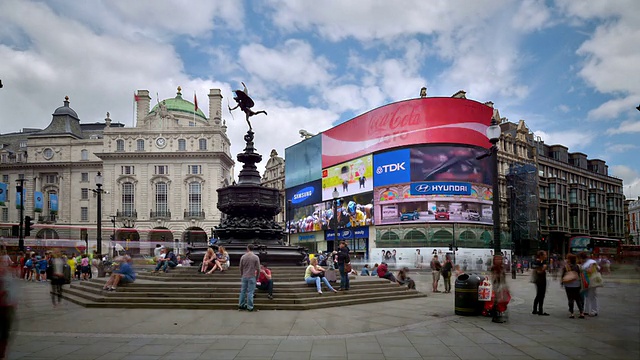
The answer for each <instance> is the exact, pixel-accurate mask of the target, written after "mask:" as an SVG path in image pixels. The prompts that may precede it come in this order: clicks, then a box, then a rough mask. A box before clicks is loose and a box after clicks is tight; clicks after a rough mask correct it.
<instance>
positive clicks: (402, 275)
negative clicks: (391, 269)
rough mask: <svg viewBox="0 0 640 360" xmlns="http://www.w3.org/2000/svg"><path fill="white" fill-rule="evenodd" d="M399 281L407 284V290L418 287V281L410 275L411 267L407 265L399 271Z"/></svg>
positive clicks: (400, 283) (401, 283)
mask: <svg viewBox="0 0 640 360" xmlns="http://www.w3.org/2000/svg"><path fill="white" fill-rule="evenodd" d="M397 281H398V284H399V285H407V290H410V289H415V288H416V282H415V281H413V280H412V279H411V278H410V277H409V269H408V268H406V267H404V268H402V269H400V271H398V277H397Z"/></svg>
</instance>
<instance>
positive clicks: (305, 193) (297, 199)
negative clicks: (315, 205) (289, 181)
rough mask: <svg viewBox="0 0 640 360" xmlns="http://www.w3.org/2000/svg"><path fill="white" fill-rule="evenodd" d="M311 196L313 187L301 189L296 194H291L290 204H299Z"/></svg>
mask: <svg viewBox="0 0 640 360" xmlns="http://www.w3.org/2000/svg"><path fill="white" fill-rule="evenodd" d="M311 195H313V187H312V186H307V187H306V188H304V189H301V190H300V191H298V192H297V193H295V194H293V197H292V198H291V203H293V204H298V203H301V202H303V201H305V200H307V198H309V197H310V196H311Z"/></svg>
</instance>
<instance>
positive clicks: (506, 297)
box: [491, 255, 511, 323]
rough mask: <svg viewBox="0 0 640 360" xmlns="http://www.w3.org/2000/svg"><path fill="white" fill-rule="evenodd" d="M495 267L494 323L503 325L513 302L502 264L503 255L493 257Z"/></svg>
mask: <svg viewBox="0 0 640 360" xmlns="http://www.w3.org/2000/svg"><path fill="white" fill-rule="evenodd" d="M492 263H493V265H492V266H491V285H492V290H493V291H492V292H493V294H492V296H493V303H494V308H493V320H492V321H493V322H495V323H503V322H505V318H504V316H503V314H504V312H506V311H507V305H508V304H509V301H511V294H510V292H509V286H508V285H507V274H506V272H505V268H504V266H503V263H502V256H501V255H494V256H493V262H492Z"/></svg>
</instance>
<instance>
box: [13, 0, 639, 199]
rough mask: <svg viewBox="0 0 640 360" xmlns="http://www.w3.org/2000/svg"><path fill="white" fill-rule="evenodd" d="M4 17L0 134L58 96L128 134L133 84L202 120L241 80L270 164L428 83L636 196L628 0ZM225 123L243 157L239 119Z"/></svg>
mask: <svg viewBox="0 0 640 360" xmlns="http://www.w3.org/2000/svg"><path fill="white" fill-rule="evenodd" d="M0 24H2V26H0V79H2V82H3V84H4V88H3V89H0V133H7V132H15V131H19V130H20V129H21V128H22V127H37V128H44V127H46V126H47V125H48V123H49V121H50V120H51V113H52V112H53V110H54V109H55V108H56V107H58V106H60V105H61V104H62V100H63V98H64V96H65V95H68V96H69V97H70V98H71V106H72V107H73V108H74V109H75V110H76V111H77V112H78V115H79V117H80V119H81V121H82V122H97V121H103V119H104V117H105V113H106V112H107V111H109V112H110V113H111V118H112V119H113V120H114V121H119V122H122V123H125V124H127V126H131V124H132V120H133V114H132V97H133V96H132V94H133V92H134V91H135V90H136V89H148V90H149V91H150V92H151V94H155V93H159V95H160V98H167V97H173V96H175V89H176V87H177V86H178V85H180V86H182V88H183V93H184V97H185V98H187V99H189V100H191V99H192V97H193V92H194V91H195V92H197V94H198V98H199V104H200V106H201V107H203V108H205V109H203V110H205V112H206V109H207V106H206V94H207V93H208V89H210V88H221V89H223V94H224V96H225V102H224V105H223V106H225V107H226V105H227V100H228V99H231V98H232V94H231V90H233V89H237V88H240V86H241V85H240V82H241V81H244V82H245V83H246V84H247V85H248V86H249V90H250V93H251V95H252V97H253V98H254V99H255V100H256V107H255V109H266V110H267V111H268V112H269V115H268V116H267V117H263V116H260V117H256V118H255V120H254V121H253V122H254V128H256V130H257V133H258V135H257V136H258V138H257V141H256V146H257V148H258V150H259V151H260V152H261V153H262V154H263V156H265V157H268V154H269V152H270V150H271V149H272V148H275V149H276V150H277V151H278V153H280V154H281V155H284V148H285V147H287V146H289V145H291V144H294V143H296V142H297V141H299V140H300V138H299V134H298V130H300V129H306V130H308V131H310V132H313V133H315V132H319V131H323V130H326V129H327V128H329V127H330V126H332V125H335V124H338V123H340V122H343V121H346V120H348V119H350V118H352V117H354V116H356V115H358V114H361V113H363V112H365V111H368V110H370V109H373V108H375V107H378V106H381V105H384V104H387V103H390V102H395V101H399V100H403V99H407V98H413V97H417V96H418V95H419V91H420V88H421V87H422V86H427V87H428V93H429V96H451V95H452V94H453V93H455V92H456V91H457V90H460V89H464V90H466V91H467V97H468V98H471V99H475V100H478V101H481V102H485V101H493V102H494V103H495V105H496V107H497V108H498V109H499V110H500V113H501V115H502V116H504V117H507V118H508V119H509V120H511V121H514V122H517V121H518V120H519V119H524V120H525V121H526V123H527V124H528V126H529V127H530V129H531V130H532V131H534V132H535V133H536V134H537V135H539V136H540V137H541V138H542V139H544V140H545V142H546V143H547V144H555V143H560V144H564V145H566V146H568V147H569V151H580V152H584V153H587V154H588V155H589V157H590V158H600V159H603V160H606V161H607V163H608V164H609V170H610V172H611V174H612V175H614V176H617V177H620V178H622V179H623V180H624V183H625V194H626V195H627V197H634V198H635V197H637V196H639V195H640V160H639V158H638V156H637V153H638V152H639V151H640V142H639V141H638V140H637V139H638V137H639V136H640V112H638V111H637V110H636V109H635V107H636V106H638V105H639V104H640V71H638V64H640V46H638V39H640V2H638V1H637V0H617V1H604V0H603V1H600V0H592V1H579V0H556V1H535V0H523V1H515V0H514V1H508V0H477V1H455V0H449V1H444V0H442V1H436V0H433V1H424V0H416V1H408V0H405V1H399V0H398V1H393V0H384V1H380V0H370V1H364V0H362V1H360V0H352V1H343V0H324V1H321V2H318V1H310V0H309V1H304V0H265V1H222V0H219V1H213V0H211V1H209V0H189V1H186V0H184V1H162V0H159V1H142V0H138V1H129V0H122V1H119V0H110V1H106V0H105V1H96V0H87V1H61V0H60V1H47V2H44V1H18V0H3V1H1V2H0ZM223 116H224V118H225V119H226V120H227V124H228V125H229V135H230V137H231V141H232V144H233V148H232V151H233V152H234V153H238V152H240V151H241V150H242V146H241V145H242V144H241V141H242V140H241V139H242V134H243V132H245V131H246V124H245V123H244V121H242V118H241V116H240V115H238V114H235V115H234V117H235V119H233V118H232V117H231V115H230V114H229V113H228V112H226V111H225V114H224V115H223ZM263 165H264V163H263Z"/></svg>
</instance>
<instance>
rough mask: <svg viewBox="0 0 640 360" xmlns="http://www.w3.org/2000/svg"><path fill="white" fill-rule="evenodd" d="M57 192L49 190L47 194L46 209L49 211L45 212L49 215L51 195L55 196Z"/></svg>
mask: <svg viewBox="0 0 640 360" xmlns="http://www.w3.org/2000/svg"><path fill="white" fill-rule="evenodd" d="M57 194H58V192H57V191H55V190H49V191H48V192H47V209H49V210H48V211H47V212H48V213H50V212H51V197H52V195H57Z"/></svg>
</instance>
